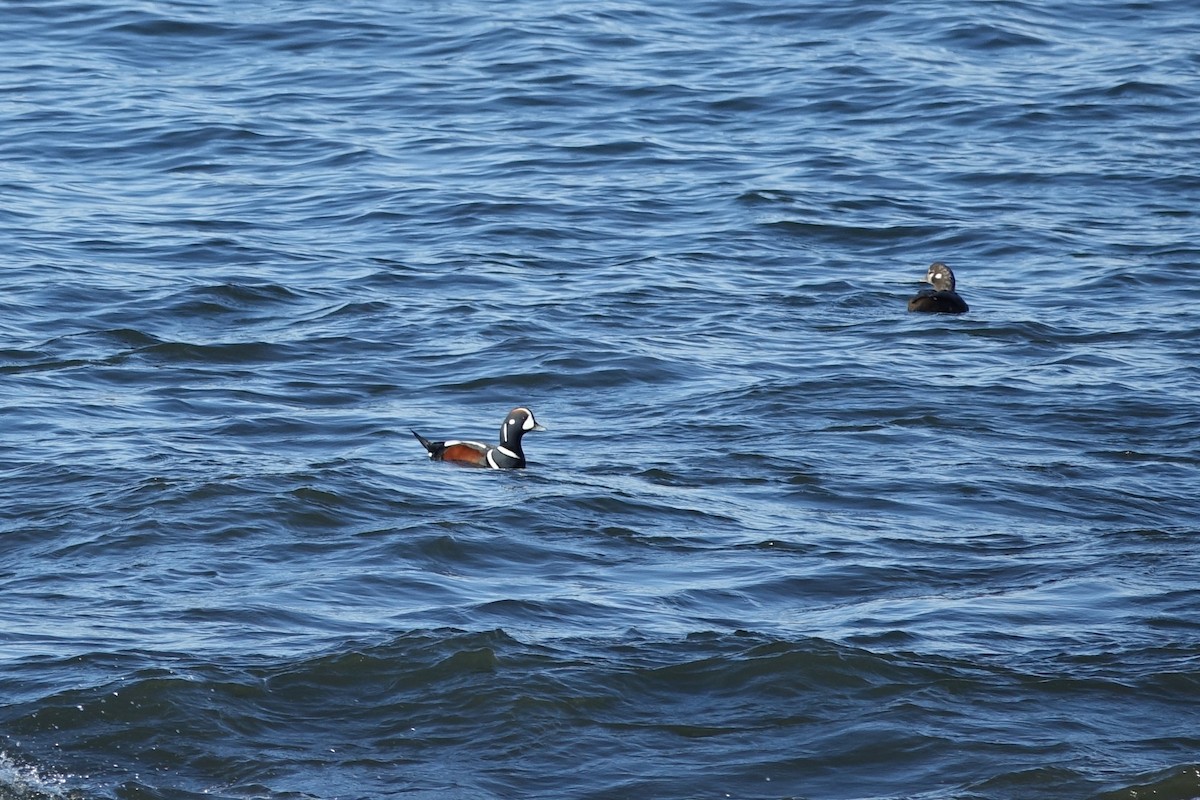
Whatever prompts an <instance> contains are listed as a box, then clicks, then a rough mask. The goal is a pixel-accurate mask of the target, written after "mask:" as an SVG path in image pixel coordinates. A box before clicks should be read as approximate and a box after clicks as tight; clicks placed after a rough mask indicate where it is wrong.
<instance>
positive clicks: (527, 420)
mask: <svg viewBox="0 0 1200 800" xmlns="http://www.w3.org/2000/svg"><path fill="white" fill-rule="evenodd" d="M535 425H537V423H536V422H534V421H533V415H532V414H530V415H529V416H528V417H526V418H525V424H524V425H522V426H521V428H523V429H524V430H527V431H531V430H533V427H534V426H535Z"/></svg>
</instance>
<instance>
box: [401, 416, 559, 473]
mask: <svg viewBox="0 0 1200 800" xmlns="http://www.w3.org/2000/svg"><path fill="white" fill-rule="evenodd" d="M544 430H546V429H545V428H543V427H542V426H541V425H538V422H537V420H536V419H534V418H533V412H532V411H530V410H529V409H528V408H514V409H513V410H512V411H510V412H508V416H507V417H505V418H504V424H503V425H501V426H500V444H499V445H498V446H496V447H492V446H491V445H486V444H484V443H482V442H463V441H459V440H457V439H449V440H447V441H444V442H431V441H429V440H428V439H426V438H425V437H424V436H422V435H421V434H419V433H417V432H416V431H413V432H412V435H413V436H415V437H417V441H419V442H420V443H421V444H422V446H424V448H425V449H426V450H428V451H429V457H430V458H432V459H433V460H434V461H453V462H455V463H456V464H466V465H467V466H472V467H487V468H489V469H521V468H522V467H524V466H525V453H524V451H522V450H521V437H522V436H524V435H525V433H526V431H544Z"/></svg>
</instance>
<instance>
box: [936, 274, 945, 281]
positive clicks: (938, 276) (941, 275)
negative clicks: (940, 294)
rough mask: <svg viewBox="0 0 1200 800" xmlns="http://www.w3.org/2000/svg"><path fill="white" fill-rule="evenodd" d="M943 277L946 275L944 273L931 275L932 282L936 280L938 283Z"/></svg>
mask: <svg viewBox="0 0 1200 800" xmlns="http://www.w3.org/2000/svg"><path fill="white" fill-rule="evenodd" d="M944 277H946V273H944V272H935V273H933V279H934V280H938V281H940V280H941V279H942V278H944Z"/></svg>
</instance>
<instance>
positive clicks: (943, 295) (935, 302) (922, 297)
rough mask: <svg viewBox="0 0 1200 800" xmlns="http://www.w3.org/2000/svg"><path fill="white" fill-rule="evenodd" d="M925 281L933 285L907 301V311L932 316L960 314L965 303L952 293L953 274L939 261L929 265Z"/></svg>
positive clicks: (965, 307) (964, 309)
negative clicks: (927, 313) (932, 314)
mask: <svg viewBox="0 0 1200 800" xmlns="http://www.w3.org/2000/svg"><path fill="white" fill-rule="evenodd" d="M925 281H926V282H927V283H931V284H933V288H932V289H922V290H921V291H919V292H917V295H916V297H913V298H912V299H911V300H909V301H908V310H909V311H928V312H931V313H934V314H961V313H963V312H964V311H966V310H967V303H966V301H965V300H963V299H962V298H961V297H959V296H958V292H956V291H954V273H953V272H951V271H950V268H949V267H947V266H946V265H945V264H943V263H942V262H940V261H935V262H933V263H932V264H930V265H929V271H928V272H926V273H925Z"/></svg>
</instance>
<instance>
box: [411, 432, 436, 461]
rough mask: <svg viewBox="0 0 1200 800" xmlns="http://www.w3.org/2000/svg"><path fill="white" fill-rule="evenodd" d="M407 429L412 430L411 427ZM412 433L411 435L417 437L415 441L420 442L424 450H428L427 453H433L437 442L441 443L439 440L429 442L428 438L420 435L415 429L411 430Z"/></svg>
mask: <svg viewBox="0 0 1200 800" xmlns="http://www.w3.org/2000/svg"><path fill="white" fill-rule="evenodd" d="M409 430H412V429H411V428H409ZM412 435H413V436H415V437H417V441H418V442H420V443H421V446H422V447H424V448H425V449H426V450H428V451H429V455H433V453H434V451H435V450H437V446H438V445H439V444H441V442H431V441H429V440H428V439H426V438H425V437H424V436H422V435H421V434H419V433H417V432H416V431H413V432H412Z"/></svg>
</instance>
